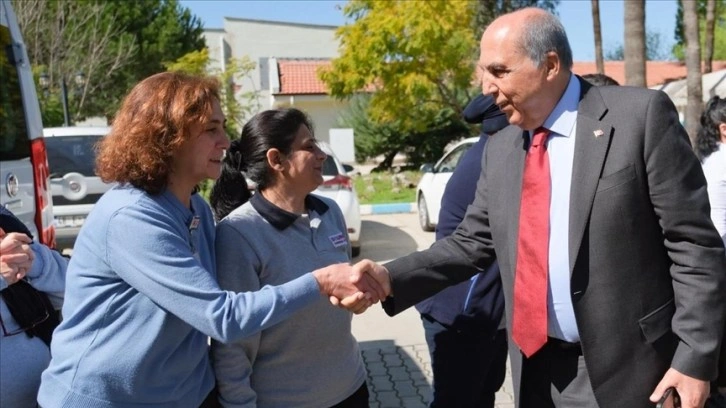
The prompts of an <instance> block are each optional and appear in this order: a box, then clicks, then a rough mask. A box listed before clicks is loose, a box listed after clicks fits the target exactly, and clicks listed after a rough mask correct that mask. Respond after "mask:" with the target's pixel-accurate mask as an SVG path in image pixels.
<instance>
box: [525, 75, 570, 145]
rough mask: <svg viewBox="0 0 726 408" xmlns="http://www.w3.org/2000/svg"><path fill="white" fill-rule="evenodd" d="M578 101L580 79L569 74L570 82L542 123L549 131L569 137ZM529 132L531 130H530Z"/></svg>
mask: <svg viewBox="0 0 726 408" xmlns="http://www.w3.org/2000/svg"><path fill="white" fill-rule="evenodd" d="M579 102H580V81H579V80H578V79H577V77H576V76H575V75H574V74H570V82H569V83H568V84H567V89H565V93H564V94H562V97H561V98H560V100H559V102H557V105H555V108H554V109H553V110H552V112H551V113H550V115H549V116H548V117H547V119H546V120H545V121H544V123H543V124H542V126H543V127H545V128H547V129H549V131H550V132H551V133H557V134H558V135H561V136H565V137H570V133H571V132H572V129H573V128H574V127H575V123H576V121H577V105H578V104H579ZM530 134H532V132H531V131H530Z"/></svg>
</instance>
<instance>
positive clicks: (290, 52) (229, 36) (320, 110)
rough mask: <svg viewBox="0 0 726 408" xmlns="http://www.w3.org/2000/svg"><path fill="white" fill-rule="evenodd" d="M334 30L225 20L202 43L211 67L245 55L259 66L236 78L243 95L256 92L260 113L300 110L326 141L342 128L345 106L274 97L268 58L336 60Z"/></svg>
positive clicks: (317, 98)
mask: <svg viewBox="0 0 726 408" xmlns="http://www.w3.org/2000/svg"><path fill="white" fill-rule="evenodd" d="M336 29H337V27H335V26H321V25H308V24H296V23H283V22H274V21H260V20H250V19H238V18H232V17H225V19H224V27H223V28H221V29H219V28H217V29H205V30H204V38H205V41H206V43H207V47H208V48H209V55H210V59H211V60H212V68H217V69H222V67H223V65H222V63H223V61H225V60H226V59H228V58H242V57H243V56H245V55H246V56H248V57H250V58H251V59H252V61H253V62H255V64H256V66H255V69H254V70H253V71H252V72H251V73H250V75H249V77H247V78H237V79H236V82H237V84H238V85H241V86H242V91H249V90H256V91H257V94H258V100H257V103H258V106H259V108H260V110H264V109H270V108H273V107H279V106H294V107H296V108H299V109H302V110H304V111H305V112H307V113H308V114H309V115H310V117H311V119H312V120H313V123H314V124H315V129H316V135H317V137H319V138H320V139H321V140H325V141H328V131H329V129H330V128H333V127H338V126H337V121H338V116H339V113H340V110H341V109H344V107H345V106H346V105H347V103H345V102H337V101H335V100H334V99H332V98H330V97H329V96H328V95H294V96H289V95H273V94H272V93H271V92H270V81H269V80H268V79H267V78H268V72H269V69H270V67H268V66H266V64H267V59H269V58H290V59H292V58H300V59H304V58H330V59H332V58H335V57H337V56H338V45H339V42H338V40H337V39H336V38H335V30H336ZM261 63H262V64H261ZM261 65H262V69H261ZM261 78H264V79H261Z"/></svg>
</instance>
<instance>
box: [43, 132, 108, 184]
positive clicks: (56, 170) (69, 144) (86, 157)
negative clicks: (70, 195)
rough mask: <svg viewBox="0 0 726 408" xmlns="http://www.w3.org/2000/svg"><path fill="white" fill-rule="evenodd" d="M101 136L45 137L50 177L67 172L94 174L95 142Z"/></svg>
mask: <svg viewBox="0 0 726 408" xmlns="http://www.w3.org/2000/svg"><path fill="white" fill-rule="evenodd" d="M102 137H103V136H100V135H99V136H61V137H47V138H45V145H46V148H47V150H48V166H49V167H50V177H51V178H59V177H63V176H64V175H66V174H68V173H74V172H75V173H81V174H82V175H84V176H86V177H94V176H95V175H96V171H95V168H96V143H97V142H98V141H99V140H101V138H102Z"/></svg>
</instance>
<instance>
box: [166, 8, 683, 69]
mask: <svg viewBox="0 0 726 408" xmlns="http://www.w3.org/2000/svg"><path fill="white" fill-rule="evenodd" d="M411 1H414V0H411ZM418 1H421V0H418ZM180 3H181V5H182V6H183V7H187V8H189V9H190V10H191V11H192V13H193V14H195V15H196V16H197V17H199V18H200V19H201V21H202V23H203V25H204V27H205V28H222V27H223V19H224V17H237V18H250V19H258V20H272V21H285V22H294V23H308V24H321V25H343V24H345V23H346V21H345V18H344V17H343V13H342V11H341V10H340V8H341V7H342V6H343V5H344V4H345V3H346V2H345V1H334V0H318V1H305V0H284V1H283V0H267V1H253V0H182V1H180ZM677 7H678V4H677V0H646V3H645V25H646V30H647V31H650V32H653V33H658V34H659V36H660V44H661V49H662V50H663V51H665V52H666V53H668V54H669V52H670V49H671V47H672V46H673V44H674V43H675V40H674V27H675V23H676V10H677ZM557 14H558V15H559V17H560V20H561V21H562V24H563V25H564V26H565V30H566V31H567V37H568V38H569V40H570V46H571V47H572V54H573V58H574V60H575V61H594V60H595V51H594V49H595V41H594V39H593V33H592V12H591V9H590V0H560V5H559V6H558V8H557ZM623 20H624V16H623V1H622V0H600V27H601V30H602V38H603V50H604V53H605V54H607V53H608V51H610V50H614V49H615V48H617V46H618V45H621V44H622V43H623Z"/></svg>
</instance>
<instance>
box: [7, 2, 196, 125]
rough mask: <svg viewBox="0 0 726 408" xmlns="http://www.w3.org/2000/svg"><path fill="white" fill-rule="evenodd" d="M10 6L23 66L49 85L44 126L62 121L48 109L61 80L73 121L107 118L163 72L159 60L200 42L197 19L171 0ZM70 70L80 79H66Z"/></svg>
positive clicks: (172, 57)
mask: <svg viewBox="0 0 726 408" xmlns="http://www.w3.org/2000/svg"><path fill="white" fill-rule="evenodd" d="M13 6H14V9H15V11H16V14H17V15H18V20H19V22H20V26H21V28H22V30H23V37H24V39H25V42H26V45H27V48H28V54H29V57H30V60H31V63H32V64H33V65H34V66H35V67H46V68H47V71H44V72H45V73H46V75H48V77H49V80H50V87H49V88H48V89H47V92H48V95H47V98H45V99H44V100H41V103H43V102H48V103H50V104H53V105H51V106H49V107H42V108H43V109H44V111H47V112H48V114H46V117H47V120H48V122H44V124H45V126H52V125H58V124H60V123H62V115H61V120H60V121H56V120H57V119H56V115H54V114H51V112H54V111H55V107H56V105H55V101H59V100H60V86H59V85H60V83H61V81H62V80H63V79H65V81H66V84H67V85H68V90H69V92H68V99H69V110H70V112H71V115H72V116H73V118H74V119H75V120H78V119H82V118H84V117H89V116H106V117H109V116H111V115H112V114H113V113H115V112H116V110H117V108H118V106H119V104H120V101H121V98H122V97H123V96H124V95H125V94H126V93H127V92H128V90H129V89H130V88H131V87H132V86H133V85H134V84H135V83H137V82H138V81H140V80H141V79H143V78H146V77H147V76H149V75H151V74H154V73H157V72H162V71H164V67H163V66H162V62H164V61H169V60H176V59H177V58H179V57H181V56H182V55H184V54H186V53H188V52H189V51H192V50H199V49H201V48H202V47H203V46H204V38H203V37H202V26H201V22H200V21H199V20H198V19H197V18H196V17H194V16H193V15H192V14H191V12H190V11H189V10H188V9H185V8H183V7H181V6H180V5H179V2H178V0H137V1H126V0H15V1H14V2H13ZM78 72H82V73H83V74H84V76H85V78H86V82H85V83H84V84H81V85H76V84H75V83H74V81H73V78H74V76H75V75H76V74H77V73H78ZM38 89H41V88H38ZM44 119H45V118H44Z"/></svg>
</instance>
